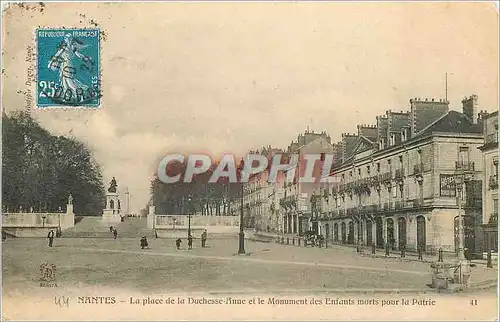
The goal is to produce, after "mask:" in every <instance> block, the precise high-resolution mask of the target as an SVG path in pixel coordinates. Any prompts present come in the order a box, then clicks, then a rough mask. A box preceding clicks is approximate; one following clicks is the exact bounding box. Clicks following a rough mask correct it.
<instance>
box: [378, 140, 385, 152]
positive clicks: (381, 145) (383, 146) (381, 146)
mask: <svg viewBox="0 0 500 322" xmlns="http://www.w3.org/2000/svg"><path fill="white" fill-rule="evenodd" d="M378 147H379V149H381V150H382V149H383V148H385V140H384V139H380V142H379V144H378Z"/></svg>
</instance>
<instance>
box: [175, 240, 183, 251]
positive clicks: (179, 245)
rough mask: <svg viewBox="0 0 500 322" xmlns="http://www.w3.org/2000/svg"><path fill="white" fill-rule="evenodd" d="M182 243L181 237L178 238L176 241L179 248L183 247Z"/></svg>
mask: <svg viewBox="0 0 500 322" xmlns="http://www.w3.org/2000/svg"><path fill="white" fill-rule="evenodd" d="M181 243H182V240H181V239H180V238H177V240H176V241H175V246H176V247H177V249H181Z"/></svg>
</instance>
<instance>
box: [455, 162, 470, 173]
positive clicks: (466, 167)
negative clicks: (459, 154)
mask: <svg viewBox="0 0 500 322" xmlns="http://www.w3.org/2000/svg"><path fill="white" fill-rule="evenodd" d="M455 170H456V171H462V172H474V162H470V161H455Z"/></svg>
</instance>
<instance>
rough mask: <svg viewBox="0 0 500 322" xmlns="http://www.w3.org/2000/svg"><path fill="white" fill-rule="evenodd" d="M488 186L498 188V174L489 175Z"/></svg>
mask: <svg viewBox="0 0 500 322" xmlns="http://www.w3.org/2000/svg"><path fill="white" fill-rule="evenodd" d="M489 186H490V189H498V176H496V175H493V176H490V181H489Z"/></svg>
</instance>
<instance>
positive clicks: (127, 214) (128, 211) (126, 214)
mask: <svg viewBox="0 0 500 322" xmlns="http://www.w3.org/2000/svg"><path fill="white" fill-rule="evenodd" d="M125 201H126V203H127V204H126V207H127V209H126V212H125V216H127V217H128V216H129V215H130V192H129V191H128V188H126V190H125Z"/></svg>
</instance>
